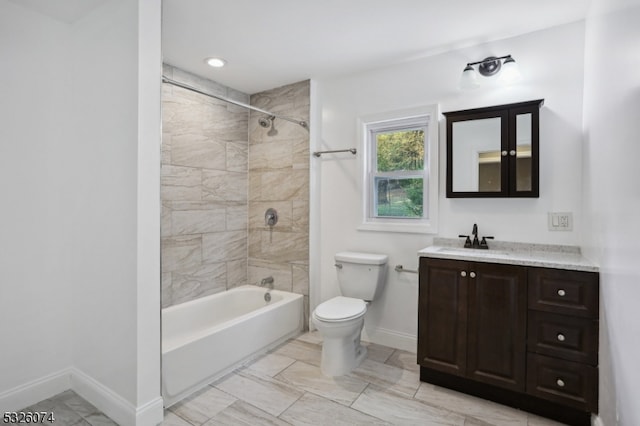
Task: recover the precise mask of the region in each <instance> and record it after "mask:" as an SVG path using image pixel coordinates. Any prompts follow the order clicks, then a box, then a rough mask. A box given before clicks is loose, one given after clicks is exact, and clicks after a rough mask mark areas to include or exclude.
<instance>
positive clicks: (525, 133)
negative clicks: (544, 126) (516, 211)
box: [444, 99, 544, 198]
mask: <svg viewBox="0 0 640 426" xmlns="http://www.w3.org/2000/svg"><path fill="white" fill-rule="evenodd" d="M543 103H544V99H538V100H534V101H528V102H519V103H514V104H507V105H498V106H492V107H486V108H476V109H468V110H463V111H452V112H445V113H444V115H445V117H446V120H447V198H474V197H478V198H479V197H538V196H539V188H538V182H539V174H540V167H539V128H538V125H539V122H540V108H541V107H542V105H543Z"/></svg>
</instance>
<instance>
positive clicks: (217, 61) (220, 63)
mask: <svg viewBox="0 0 640 426" xmlns="http://www.w3.org/2000/svg"><path fill="white" fill-rule="evenodd" d="M204 61H205V62H206V63H207V64H208V65H209V66H210V67H214V68H222V67H224V66H225V65H226V64H227V61H225V60H224V59H222V58H207V59H205V60H204Z"/></svg>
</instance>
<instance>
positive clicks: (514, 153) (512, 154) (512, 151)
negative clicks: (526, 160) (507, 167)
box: [509, 149, 516, 157]
mask: <svg viewBox="0 0 640 426" xmlns="http://www.w3.org/2000/svg"><path fill="white" fill-rule="evenodd" d="M509 155H510V156H512V157H515V156H516V150H515V149H512V150H511V151H509Z"/></svg>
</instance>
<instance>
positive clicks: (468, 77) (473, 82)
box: [460, 65, 480, 90]
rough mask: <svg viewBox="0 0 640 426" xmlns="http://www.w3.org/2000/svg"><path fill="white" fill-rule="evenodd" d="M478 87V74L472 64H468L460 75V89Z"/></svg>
mask: <svg viewBox="0 0 640 426" xmlns="http://www.w3.org/2000/svg"><path fill="white" fill-rule="evenodd" d="M478 87H480V83H478V74H477V73H476V70H474V69H473V67H472V66H471V65H467V67H466V68H465V69H464V71H462V75H461V76H460V89H462V90H471V89H477V88H478Z"/></svg>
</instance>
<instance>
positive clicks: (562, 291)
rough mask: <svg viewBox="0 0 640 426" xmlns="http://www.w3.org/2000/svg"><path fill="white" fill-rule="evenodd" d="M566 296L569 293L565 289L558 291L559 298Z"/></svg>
mask: <svg viewBox="0 0 640 426" xmlns="http://www.w3.org/2000/svg"><path fill="white" fill-rule="evenodd" d="M566 294H567V292H566V291H564V290H563V289H560V290H558V296H560V297H564V296H565V295H566Z"/></svg>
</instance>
